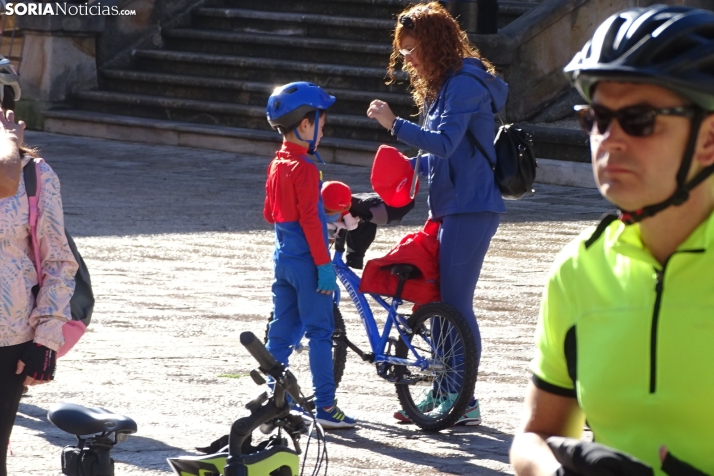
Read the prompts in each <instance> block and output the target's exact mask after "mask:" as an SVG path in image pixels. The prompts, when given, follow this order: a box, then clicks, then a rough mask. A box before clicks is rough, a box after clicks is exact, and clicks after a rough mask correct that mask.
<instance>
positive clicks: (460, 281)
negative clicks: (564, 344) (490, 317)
mask: <svg viewBox="0 0 714 476" xmlns="http://www.w3.org/2000/svg"><path fill="white" fill-rule="evenodd" d="M500 221H501V216H500V214H499V213H493V212H478V213H461V214H457V215H447V216H445V217H444V218H443V221H442V224H441V229H440V230H439V243H440V245H439V275H440V280H441V299H442V301H444V302H446V303H447V304H451V305H452V306H454V307H455V308H456V309H458V310H459V311H460V312H461V314H462V315H463V316H464V317H465V318H466V320H467V321H468V323H469V325H470V326H471V330H472V331H473V333H474V337H475V338H476V352H477V354H478V360H479V362H480V361H481V333H480V332H479V328H478V322H477V321H476V314H475V313H474V309H473V301H474V292H475V290H476V283H477V282H478V278H479V275H480V274H481V266H482V265H483V260H484V258H485V256H486V252H487V251H488V247H489V245H490V244H491V238H493V235H495V234H496V230H497V229H498V224H499V223H500ZM459 385H460V382H459Z"/></svg>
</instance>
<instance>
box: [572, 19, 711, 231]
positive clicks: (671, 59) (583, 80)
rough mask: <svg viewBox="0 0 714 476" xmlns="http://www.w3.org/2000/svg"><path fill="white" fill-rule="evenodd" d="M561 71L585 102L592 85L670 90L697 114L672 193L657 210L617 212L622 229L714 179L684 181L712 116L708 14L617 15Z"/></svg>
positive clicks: (651, 207)
mask: <svg viewBox="0 0 714 476" xmlns="http://www.w3.org/2000/svg"><path fill="white" fill-rule="evenodd" d="M563 71H564V73H565V75H566V76H567V77H568V79H569V80H570V81H571V83H572V84H573V85H574V86H575V87H576V88H577V90H578V91H579V92H580V94H581V95H582V97H583V98H584V99H585V100H586V101H588V102H591V101H592V94H593V92H594V90H593V88H594V86H595V85H596V84H597V82H598V81H603V80H604V81H622V82H635V83H648V84H654V85H657V86H661V87H664V88H667V89H670V90H672V91H674V92H677V93H679V94H680V95H682V96H684V97H685V98H687V99H688V100H689V101H691V102H692V104H693V105H694V107H695V108H696V110H697V111H696V113H695V117H694V118H693V119H692V132H691V133H690V135H689V141H688V144H687V147H686V150H685V154H684V157H683V159H682V163H681V165H680V167H679V171H678V172H677V190H676V191H675V193H674V194H673V195H672V196H671V197H670V198H668V199H667V200H665V201H663V202H660V203H658V204H654V205H649V206H646V207H644V208H642V209H640V210H636V211H621V215H620V217H621V219H623V221H625V223H636V222H638V221H641V220H642V219H643V218H646V217H649V216H653V215H655V214H656V213H659V212H660V211H662V210H664V209H665V208H667V207H669V206H671V205H680V204H682V203H684V202H685V201H686V200H687V199H688V198H689V192H690V191H691V190H692V189H693V188H694V187H695V186H697V185H699V184H700V183H701V182H702V181H704V180H705V179H706V178H707V177H708V176H709V175H711V174H712V173H714V166H709V167H707V168H705V169H703V170H702V171H701V172H700V173H698V174H697V175H696V176H695V177H694V178H693V179H692V180H690V181H689V182H687V181H686V179H687V175H688V173H689V169H690V166H691V162H692V157H693V155H694V149H695V147H696V141H697V136H698V134H699V128H700V126H701V123H702V121H703V120H704V118H706V116H707V115H709V114H711V113H712V112H714V12H712V11H708V10H701V9H695V8H689V7H682V6H666V5H653V6H651V7H648V8H630V9H627V10H623V11H621V12H619V13H616V14H615V15H612V16H611V17H610V18H608V19H607V20H605V22H604V23H603V24H602V25H600V26H599V27H598V28H597V30H596V31H595V34H594V35H593V38H592V39H591V40H590V41H588V42H587V43H586V44H585V46H584V47H583V49H582V51H580V52H579V53H577V54H576V55H575V57H574V58H573V60H572V61H571V62H570V64H568V65H567V66H566V67H565V69H564V70H563Z"/></svg>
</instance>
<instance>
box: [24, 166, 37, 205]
mask: <svg viewBox="0 0 714 476" xmlns="http://www.w3.org/2000/svg"><path fill="white" fill-rule="evenodd" d="M22 175H23V177H24V179H25V191H26V192H27V196H28V197H34V196H35V193H37V173H36V171H35V161H34V160H31V161H29V162H28V163H27V165H25V166H24V167H23V168H22Z"/></svg>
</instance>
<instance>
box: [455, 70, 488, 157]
mask: <svg viewBox="0 0 714 476" xmlns="http://www.w3.org/2000/svg"><path fill="white" fill-rule="evenodd" d="M456 76H468V77H470V78H473V79H475V80H476V81H478V82H479V83H481V84H482V85H483V87H484V88H486V91H488V86H486V83H485V82H484V81H483V79H481V78H479V77H478V76H476V75H475V74H471V73H467V72H459V73H456V74H455V75H453V76H452V77H451V78H449V79H452V78H455V77H456ZM444 89H446V87H444ZM499 119H500V118H499ZM466 138H467V139H468V141H469V143H470V144H471V147H473V148H475V149H477V150H478V151H479V152H481V155H483V156H484V158H485V159H486V160H487V161H488V164H489V165H490V166H491V169H492V170H494V171H495V170H496V164H495V163H493V162H491V159H490V158H489V157H488V153H487V152H486V149H484V148H483V146H482V145H481V143H480V142H479V141H478V139H476V136H475V135H474V133H473V132H471V129H469V128H468V127H467V128H466Z"/></svg>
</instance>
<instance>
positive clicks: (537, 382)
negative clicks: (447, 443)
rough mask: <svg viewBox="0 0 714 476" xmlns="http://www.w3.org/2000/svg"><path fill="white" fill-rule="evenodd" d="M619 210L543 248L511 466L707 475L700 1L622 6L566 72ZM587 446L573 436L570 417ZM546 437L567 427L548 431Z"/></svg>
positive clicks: (710, 38) (713, 280) (710, 15)
mask: <svg viewBox="0 0 714 476" xmlns="http://www.w3.org/2000/svg"><path fill="white" fill-rule="evenodd" d="M565 73H566V75H567V76H568V77H569V78H570V80H571V81H572V83H573V84H574V86H575V87H576V88H577V89H578V91H579V92H580V93H581V95H582V96H583V98H584V99H585V101H587V103H588V105H587V106H580V107H576V110H577V112H578V116H579V119H580V122H581V123H582V126H583V127H584V128H585V129H586V130H587V131H588V132H589V133H590V143H591V152H592V164H593V173H594V175H595V181H596V183H597V186H598V188H599V190H600V193H601V194H602V195H603V196H604V197H605V198H606V199H608V200H609V201H610V202H612V203H613V204H614V205H616V206H617V207H618V208H619V210H620V212H619V214H618V215H612V216H609V217H607V218H605V219H604V220H603V221H602V222H601V223H600V224H599V225H598V226H597V227H596V228H595V229H590V230H587V231H586V232H584V233H583V234H582V235H581V236H580V237H579V238H577V239H576V240H575V241H573V242H572V243H570V244H569V245H568V246H567V247H566V248H565V249H564V250H563V251H562V252H561V253H560V255H559V257H558V258H557V259H556V261H555V264H554V266H553V269H552V271H551V274H550V278H549V281H548V283H547V286H546V290H545V292H544V294H543V300H542V304H541V311H540V317H539V320H538V324H537V330H536V345H537V348H536V356H535V359H534V360H533V363H532V366H531V370H532V372H533V377H532V382H531V383H530V384H529V387H528V389H527V393H526V399H525V403H526V405H525V420H524V424H523V426H522V428H521V430H520V431H519V432H518V434H517V435H516V437H515V439H514V441H513V446H512V448H511V463H512V464H513V466H514V469H515V471H516V474H518V475H533V474H553V473H557V474H568V475H570V474H583V475H614V474H643V475H644V474H657V475H661V474H668V475H670V476H673V475H684V474H687V475H689V474H710V475H712V474H714V456H713V455H714V437H712V431H713V428H714V404H712V395H714V365H713V362H714V178H713V177H712V175H711V174H712V172H714V112H713V111H714V12H711V11H706V10H698V9H692V8H687V7H681V6H663V5H656V6H652V7H650V8H632V9H628V10H624V11H622V12H620V13H618V14H616V15H613V16H612V17H610V18H609V19H608V20H606V21H605V22H604V23H603V24H602V25H600V26H599V27H598V29H597V31H596V32H595V34H594V36H593V38H592V39H591V40H590V41H589V42H588V43H587V44H586V45H585V47H584V48H583V50H582V51H581V52H580V53H578V54H577V55H576V56H575V58H574V59H573V60H572V62H571V63H570V64H569V65H568V66H567V67H566V68H565ZM586 420H587V424H588V425H589V427H590V428H591V429H592V432H593V436H594V440H595V442H596V443H591V442H584V441H580V440H579V439H578V438H579V437H580V436H581V432H582V429H583V425H584V424H585V421H586ZM553 437H566V438H565V439H564V438H553Z"/></svg>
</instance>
